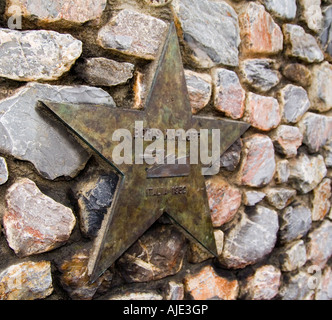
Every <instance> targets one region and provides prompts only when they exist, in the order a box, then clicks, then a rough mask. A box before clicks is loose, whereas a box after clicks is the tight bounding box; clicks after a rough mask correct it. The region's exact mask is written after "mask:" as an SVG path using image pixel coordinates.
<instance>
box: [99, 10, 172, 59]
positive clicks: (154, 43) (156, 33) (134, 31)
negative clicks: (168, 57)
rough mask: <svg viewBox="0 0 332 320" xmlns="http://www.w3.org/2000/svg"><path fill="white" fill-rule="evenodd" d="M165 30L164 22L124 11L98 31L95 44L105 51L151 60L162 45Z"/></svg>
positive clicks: (130, 11)
mask: <svg viewBox="0 0 332 320" xmlns="http://www.w3.org/2000/svg"><path fill="white" fill-rule="evenodd" d="M166 30H167V24H166V23H165V22H164V21H162V20H160V19H157V18H154V17H152V16H148V15H145V14H142V13H139V12H136V11H132V10H128V9H124V10H122V11H120V12H119V13H118V14H117V15H115V16H114V17H113V18H112V19H111V20H110V21H109V22H108V23H107V24H106V25H105V26H104V27H103V28H101V29H100V30H99V32H98V38H97V42H98V44H99V45H100V46H102V47H103V48H105V49H111V50H114V51H117V52H121V53H123V54H126V55H129V56H134V57H138V58H142V59H147V60H153V59H155V58H156V55H157V53H158V50H159V49H160V47H161V46H162V44H163V39H164V34H165V32H166Z"/></svg>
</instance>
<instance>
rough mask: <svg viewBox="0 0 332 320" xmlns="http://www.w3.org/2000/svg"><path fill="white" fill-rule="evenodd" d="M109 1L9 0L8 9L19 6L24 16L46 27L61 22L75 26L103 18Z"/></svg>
mask: <svg viewBox="0 0 332 320" xmlns="http://www.w3.org/2000/svg"><path fill="white" fill-rule="evenodd" d="M106 3H107V0H83V1H82V0H75V1H71V2H68V1H65V0H60V1H59V0H47V1H45V0H23V1H22V0H19V1H17V0H7V8H9V7H10V6H19V8H20V9H21V12H22V16H23V17H24V18H26V19H29V20H33V21H35V20H37V22H38V23H40V24H42V25H44V24H49V23H54V22H59V23H61V24H62V25H64V26H66V27H68V26H72V25H73V26H75V25H77V24H82V23H84V22H87V21H90V20H95V19H98V18H100V17H101V15H102V13H103V11H104V9H105V8H106Z"/></svg>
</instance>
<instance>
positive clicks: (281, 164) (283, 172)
mask: <svg viewBox="0 0 332 320" xmlns="http://www.w3.org/2000/svg"><path fill="white" fill-rule="evenodd" d="M289 175H290V169H289V162H288V160H286V159H285V160H280V161H278V162H277V164H276V173H275V177H274V178H275V182H276V183H277V184H282V183H287V181H288V178H289Z"/></svg>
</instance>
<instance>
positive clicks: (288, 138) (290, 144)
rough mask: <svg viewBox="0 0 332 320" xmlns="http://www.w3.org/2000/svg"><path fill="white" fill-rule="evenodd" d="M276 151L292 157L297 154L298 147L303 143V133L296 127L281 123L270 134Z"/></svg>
mask: <svg viewBox="0 0 332 320" xmlns="http://www.w3.org/2000/svg"><path fill="white" fill-rule="evenodd" d="M270 137H271V139H272V141H273V145H274V148H275V150H276V151H278V152H279V153H281V154H283V155H284V156H286V158H292V157H295V156H296V155H297V149H298V148H299V147H300V146H301V145H302V139H303V136H302V133H301V132H300V130H299V129H298V128H296V127H292V126H286V125H281V126H279V127H278V128H277V129H276V130H274V131H273V132H271V135H270Z"/></svg>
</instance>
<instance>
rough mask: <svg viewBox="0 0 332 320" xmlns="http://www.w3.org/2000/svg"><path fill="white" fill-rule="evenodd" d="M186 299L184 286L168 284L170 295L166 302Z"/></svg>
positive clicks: (171, 282) (173, 282)
mask: <svg viewBox="0 0 332 320" xmlns="http://www.w3.org/2000/svg"><path fill="white" fill-rule="evenodd" d="M183 299H184V285H183V284H182V283H178V282H175V281H170V282H169V283H168V293H167V296H166V300H183Z"/></svg>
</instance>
